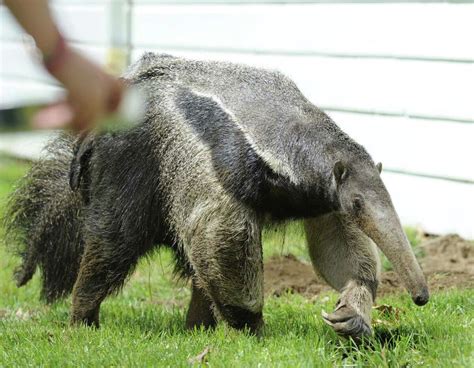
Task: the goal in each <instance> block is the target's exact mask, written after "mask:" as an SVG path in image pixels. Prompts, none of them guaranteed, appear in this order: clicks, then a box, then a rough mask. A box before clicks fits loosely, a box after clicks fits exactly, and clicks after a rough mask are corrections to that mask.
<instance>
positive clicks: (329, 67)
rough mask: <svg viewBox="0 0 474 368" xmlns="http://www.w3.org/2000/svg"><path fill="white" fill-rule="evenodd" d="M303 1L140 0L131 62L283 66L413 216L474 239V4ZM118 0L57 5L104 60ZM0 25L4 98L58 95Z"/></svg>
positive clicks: (4, 19)
mask: <svg viewBox="0 0 474 368" xmlns="http://www.w3.org/2000/svg"><path fill="white" fill-rule="evenodd" d="M303 2H304V3H303ZM303 2H300V3H294V2H290V3H286V2H285V1H279V0H277V1H271V2H269V3H266V1H260V2H259V3H258V4H257V3H254V2H253V1H250V0H247V1H238V0H227V1H225V2H222V1H218V0H202V1H200V3H196V2H190V1H186V0H174V1H173V0H166V1H161V2H159V1H153V0H141V1H133V2H132V3H133V4H132V8H131V11H130V13H129V15H130V17H129V21H130V30H131V32H130V40H129V41H130V44H131V48H130V49H129V51H130V57H131V59H132V60H136V59H137V58H138V57H139V56H140V55H141V54H142V53H143V52H144V51H150V50H151V51H162V52H168V53H172V54H177V55H184V56H188V57H192V58H198V59H217V60H229V61H234V62H243V63H248V64H253V65H259V66H263V67H268V68H273V69H280V70H282V71H283V72H285V73H286V74H288V75H289V76H290V77H292V78H293V79H294V80H295V81H296V82H297V84H298V85H299V87H300V88H301V90H302V91H303V92H304V93H305V95H306V96H307V97H308V98H309V99H310V100H312V101H313V102H314V103H315V104H316V105H318V106H320V107H322V108H324V109H325V110H326V111H327V112H328V113H329V115H331V116H332V117H333V118H334V120H335V121H336V122H337V123H338V124H339V125H340V126H341V127H342V128H343V129H344V130H346V131H347V132H348V133H349V134H350V135H351V136H353V137H354V138H355V139H356V140H358V141H359V142H360V143H362V144H364V145H365V146H366V148H367V149H368V150H369V152H370V153H371V154H372V156H373V157H374V159H375V160H376V161H382V162H383V164H384V168H385V172H384V181H385V182H386V184H387V186H388V188H389V190H390V192H391V194H392V197H393V199H394V203H395V206H396V208H397V209H398V211H399V213H400V216H401V218H402V221H403V222H404V223H406V224H410V225H420V226H422V227H423V228H424V229H426V230H427V231H430V232H434V233H445V232H458V233H460V234H462V235H464V236H466V237H470V238H474V165H473V162H472V160H473V158H474V21H473V19H474V4H473V3H472V2H470V1H463V2H460V3H449V2H431V3H423V4H422V3H411V2H401V3H387V2H382V3H380V2H370V3H363V2H362V3H354V2H346V3H345V2H344V1H342V2H331V3H325V2H324V1H315V2H312V1H310V0H308V1H303ZM112 3H113V1H112V2H110V1H92V0H89V1H78V0H77V1H75V0H69V1H66V0H63V1H55V2H54V9H55V11H56V14H57V17H58V20H59V21H60V23H61V24H62V26H63V28H64V30H65V32H66V34H67V35H68V37H69V38H70V40H71V41H72V42H73V44H74V45H76V46H77V47H80V48H81V49H82V50H84V51H85V52H86V53H88V54H89V55H90V56H91V57H93V58H94V59H95V60H97V61H100V62H104V61H105V60H106V58H107V54H108V51H107V50H108V46H109V44H110V41H111V39H113V36H114V32H111V27H112V25H111V21H110V17H109V12H110V5H111V4H112ZM0 24H1V27H0V47H1V50H0V52H1V64H0V77H1V79H0V88H1V89H0V99H1V100H2V101H4V102H5V101H8V100H12V99H17V98H18V96H19V95H21V96H22V98H34V97H36V96H38V95H41V96H42V97H47V96H48V93H51V94H55V93H57V92H58V89H57V87H56V86H55V85H54V81H52V80H51V79H50V78H49V77H47V76H46V75H45V74H44V73H42V72H41V70H40V68H39V67H37V66H35V65H34V64H33V63H32V62H31V60H30V59H29V58H28V55H27V53H26V52H25V49H24V47H23V41H22V36H21V35H20V34H19V32H18V30H17V29H15V27H14V25H13V23H12V22H11V20H9V17H8V15H7V13H6V10H5V9H0ZM45 91H46V92H45Z"/></svg>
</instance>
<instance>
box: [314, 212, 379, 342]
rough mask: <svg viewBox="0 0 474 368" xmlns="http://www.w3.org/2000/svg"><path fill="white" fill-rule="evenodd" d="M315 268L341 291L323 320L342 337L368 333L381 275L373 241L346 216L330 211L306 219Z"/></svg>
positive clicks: (358, 336)
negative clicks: (337, 299)
mask: <svg viewBox="0 0 474 368" xmlns="http://www.w3.org/2000/svg"><path fill="white" fill-rule="evenodd" d="M305 230H306V236H307V241H308V246H309V253H310V256H311V260H312V262H313V265H314V267H315V269H316V270H317V271H318V272H319V273H320V274H321V275H322V276H323V277H324V279H325V280H326V281H327V282H328V284H329V285H331V286H332V287H333V288H335V289H336V290H338V291H340V292H341V296H340V298H339V301H338V302H337V304H336V309H335V311H334V312H333V313H331V314H324V315H323V317H324V320H325V322H326V323H328V324H329V325H330V326H332V327H333V328H334V330H335V331H336V332H338V333H339V334H341V335H344V336H348V337H349V336H350V337H353V338H360V337H361V336H363V335H368V334H371V328H370V320H371V319H370V315H371V309H372V304H373V302H374V300H375V295H376V291H377V285H378V279H379V274H380V260H379V255H378V252H377V249H376V247H375V244H374V243H373V242H372V241H371V240H370V239H369V238H368V237H367V236H366V235H365V234H364V233H363V232H362V231H360V230H359V229H358V227H357V226H356V225H355V224H354V223H352V222H351V221H350V220H349V219H348V218H347V217H345V216H344V215H341V214H338V213H331V214H329V215H325V216H322V217H319V218H316V219H309V220H306V221H305Z"/></svg>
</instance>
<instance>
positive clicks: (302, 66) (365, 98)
mask: <svg viewBox="0 0 474 368" xmlns="http://www.w3.org/2000/svg"><path fill="white" fill-rule="evenodd" d="M144 51H146V50H145V49H135V50H134V51H133V52H132V60H136V59H137V58H138V57H139V56H140V55H141V54H143V52H144ZM150 51H153V50H150ZM155 51H156V50H155ZM160 51H161V52H167V53H170V54H173V55H179V56H184V57H189V58H192V59H200V60H224V61H232V62H237V63H245V64H249V65H255V66H259V67H265V68H269V69H278V70H280V71H282V72H284V73H285V74H287V75H288V76H289V77H291V78H292V79H293V80H294V81H295V82H296V84H297V85H298V87H299V88H300V89H301V91H302V92H303V93H304V94H305V95H306V97H308V99H309V100H311V101H312V102H314V103H315V104H317V105H318V106H321V107H325V108H330V109H332V110H335V109H343V110H357V111H365V112H375V113H384V114H387V113H388V114H394V115H401V116H414V117H428V118H438V119H454V120H461V121H469V122H474V104H472V96H473V95H474V64H463V63H447V62H436V63H434V62H427V61H409V60H403V61H401V60H387V59H385V60H381V59H358V58H328V57H319V56H279V55H278V56H272V55H259V54H243V53H226V52H222V53H221V52H193V51H182V50H175V49H161V50H160Z"/></svg>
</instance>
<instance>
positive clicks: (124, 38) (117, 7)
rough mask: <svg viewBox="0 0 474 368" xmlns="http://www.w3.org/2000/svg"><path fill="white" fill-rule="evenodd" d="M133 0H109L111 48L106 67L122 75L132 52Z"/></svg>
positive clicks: (108, 51)
mask: <svg viewBox="0 0 474 368" xmlns="http://www.w3.org/2000/svg"><path fill="white" fill-rule="evenodd" d="M131 10H132V4H131V0H109V2H108V12H107V13H108V17H109V21H108V25H109V31H108V32H109V48H108V50H107V56H106V57H107V59H106V67H107V69H108V71H109V72H111V73H112V74H114V75H120V74H121V73H122V72H123V71H124V70H125V68H126V67H127V65H128V64H129V63H130V54H131Z"/></svg>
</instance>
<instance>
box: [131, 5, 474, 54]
mask: <svg viewBox="0 0 474 368" xmlns="http://www.w3.org/2000/svg"><path fill="white" fill-rule="evenodd" d="M157 3H158V2H156V4H154V5H140V4H138V5H136V6H134V8H133V19H132V21H133V39H132V41H133V44H134V45H138V46H141V47H153V46H159V47H163V48H173V47H177V46H179V47H183V48H187V49H202V48H209V49H214V50H218V49H220V50H222V49H226V50H228V51H229V50H239V51H240V50H247V51H258V52H261V51H265V52H280V53H281V52H302V53H308V52H315V53H328V54H342V55H347V54H349V55H372V56H374V55H375V56H379V55H384V56H397V57H420V58H441V59H445V58H449V59H461V60H464V59H467V60H474V44H473V43H472V35H473V34H474V23H473V22H472V19H474V4H387V3H382V4H317V5H314V4H293V5H291V4H285V5H281V4H273V5H270V4H267V5H159V4H157Z"/></svg>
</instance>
